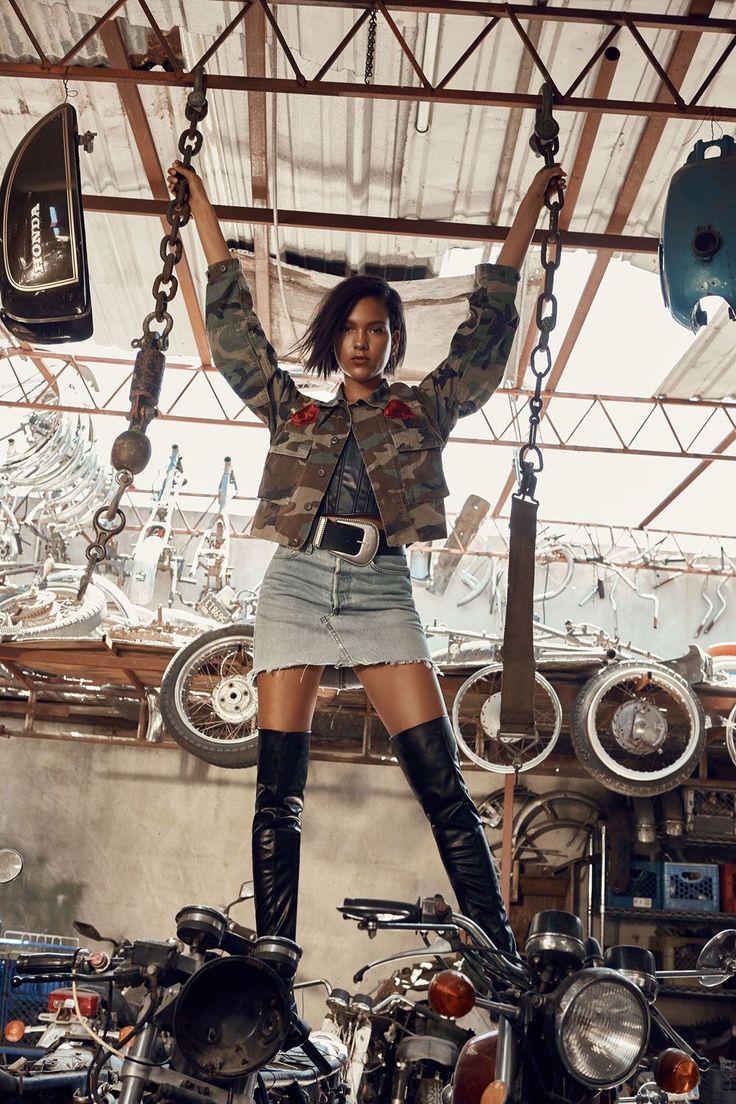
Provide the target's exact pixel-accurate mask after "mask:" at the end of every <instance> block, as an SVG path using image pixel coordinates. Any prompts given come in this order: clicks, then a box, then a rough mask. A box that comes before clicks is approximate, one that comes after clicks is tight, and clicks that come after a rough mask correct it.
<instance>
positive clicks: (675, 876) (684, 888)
mask: <svg viewBox="0 0 736 1104" xmlns="http://www.w3.org/2000/svg"><path fill="white" fill-rule="evenodd" d="M664 907H665V908H668V909H674V910H677V911H678V912H718V910H719V907H720V894H719V888H718V867H717V866H716V865H715V864H713V865H711V864H706V863H672V862H666V863H665V864H664Z"/></svg>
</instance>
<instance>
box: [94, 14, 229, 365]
mask: <svg viewBox="0 0 736 1104" xmlns="http://www.w3.org/2000/svg"><path fill="white" fill-rule="evenodd" d="M100 37H101V39H102V41H103V43H104V45H105V49H106V51H107V56H108V57H109V59H110V61H111V62H112V63H113V65H116V66H118V67H119V68H122V67H124V66H126V65H128V64H129V59H128V55H127V52H126V50H125V44H124V42H123V36H122V34H121V32H120V27H119V25H118V22H117V20H112V21H110V22H109V23H106V24H105V25H104V26H103V27H102V29H101V30H100ZM118 92H119V93H120V99H121V100H122V103H123V107H124V108H125V113H126V115H127V116H128V122H129V123H130V128H131V131H132V133H133V138H134V140H135V144H136V146H137V147H138V152H139V154H140V156H141V163H142V165H143V170H144V172H145V174H146V179H147V181H148V186H149V188H150V189H151V192H152V194H153V196H154V199H156V200H158V201H159V202H160V203H161V205H162V206H163V205H164V204H168V201H169V195H168V191H167V188H166V183H165V180H164V174H163V169H162V166H161V161H160V160H159V155H158V150H157V148H156V143H155V142H154V140H153V134H152V133H151V127H150V125H149V122H148V116H147V115H146V110H145V108H144V106H143V102H142V100H141V97H140V93H139V92H138V89H137V88H136V87H134V86H133V85H130V84H124V83H121V84H120V85H119V86H118ZM159 217H160V218H161V228H162V230H163V232H164V233H165V234H168V233H169V231H170V229H171V227H170V226H169V224H168V222H167V220H166V218H165V217H163V216H159ZM176 277H177V279H178V281H179V287H180V289H181V294H182V299H183V300H184V304H185V306H186V309H187V315H188V317H189V324H190V325H191V327H192V333H193V334H194V341H195V344H196V346H197V354H198V356H199V357H200V359H201V360H202V362H203V363H204V364H207V363H209V361H210V349H209V345H208V343H207V330H206V328H205V324H204V319H203V317H202V310H201V307H200V305H199V298H198V295H197V290H196V287H195V284H194V280H193V278H192V273H191V270H190V268H189V264H188V262H187V258H186V256H184V255H182V257H181V260H180V261H179V264H178V265H177V266H176Z"/></svg>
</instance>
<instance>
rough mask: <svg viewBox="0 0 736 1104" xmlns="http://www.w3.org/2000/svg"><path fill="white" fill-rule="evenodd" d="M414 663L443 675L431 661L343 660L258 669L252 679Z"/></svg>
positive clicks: (401, 665)
mask: <svg viewBox="0 0 736 1104" xmlns="http://www.w3.org/2000/svg"><path fill="white" fill-rule="evenodd" d="M414 663H421V664H422V666H423V667H429V669H430V670H431V671H434V673H435V674H436V675H437V676H439V677H440V678H441V677H442V675H443V672H442V671H441V670H440V668H439V667H438V665H437V664H436V663H435V661H434V660H433V659H424V658H419V659H377V660H371V662H370V663H358V662H348V661H347V660H345V661H344V662H343V661H340V662H338V663H326V664H321V663H284V664H283V665H282V666H280V667H262V668H259V669H258V670H254V671H253V676H252V677H253V678H257V677H258V675H274V674H278V672H279V671H294V670H296V669H297V668H299V667H301V668H303V670H302V678H304V676H305V674H306V673H307V671H308V670H309V668H310V667H322V666H325V667H333V668H335V669H336V670H338V671H340V670H345V668H347V669H349V670H353V669H354V668H355V667H406V666H410V665H412V664H414Z"/></svg>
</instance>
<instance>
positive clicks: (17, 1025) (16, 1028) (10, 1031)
mask: <svg viewBox="0 0 736 1104" xmlns="http://www.w3.org/2000/svg"><path fill="white" fill-rule="evenodd" d="M25 1033H26V1025H25V1024H24V1023H23V1021H22V1020H8V1022H7V1023H6V1025H5V1038H6V1039H7V1040H8V1042H9V1043H19V1042H20V1041H21V1039H22V1038H23V1036H24V1035H25Z"/></svg>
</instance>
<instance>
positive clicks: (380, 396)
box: [316, 376, 391, 409]
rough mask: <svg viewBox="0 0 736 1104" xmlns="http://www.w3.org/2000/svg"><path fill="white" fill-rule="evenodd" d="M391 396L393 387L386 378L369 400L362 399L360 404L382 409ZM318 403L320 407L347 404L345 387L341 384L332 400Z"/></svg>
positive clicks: (322, 400)
mask: <svg viewBox="0 0 736 1104" xmlns="http://www.w3.org/2000/svg"><path fill="white" fill-rule="evenodd" d="M390 395H391V386H390V384H389V382H388V380H387V379H386V377H385V376H384V377H383V378H382V379H381V382H380V383H379V385H378V387H377V388H376V390H375V391H373V392H372V394H370V395H369V396H368V398H366V399H360V400H359V402H364V403H366V404H367V405H368V406H376V407H378V408H379V409H380V408H382V407H384V406H385V405H386V403H387V402H388V400H389V398H390ZM316 401H317V404H318V405H319V406H337V405H338V404H344V403H345V392H344V390H343V385H342V384H340V386H339V387H338V389H337V391H336V392H335V394H334V395H333V397H332V398H331V399H321V400H320V399H317V400H316Z"/></svg>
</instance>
